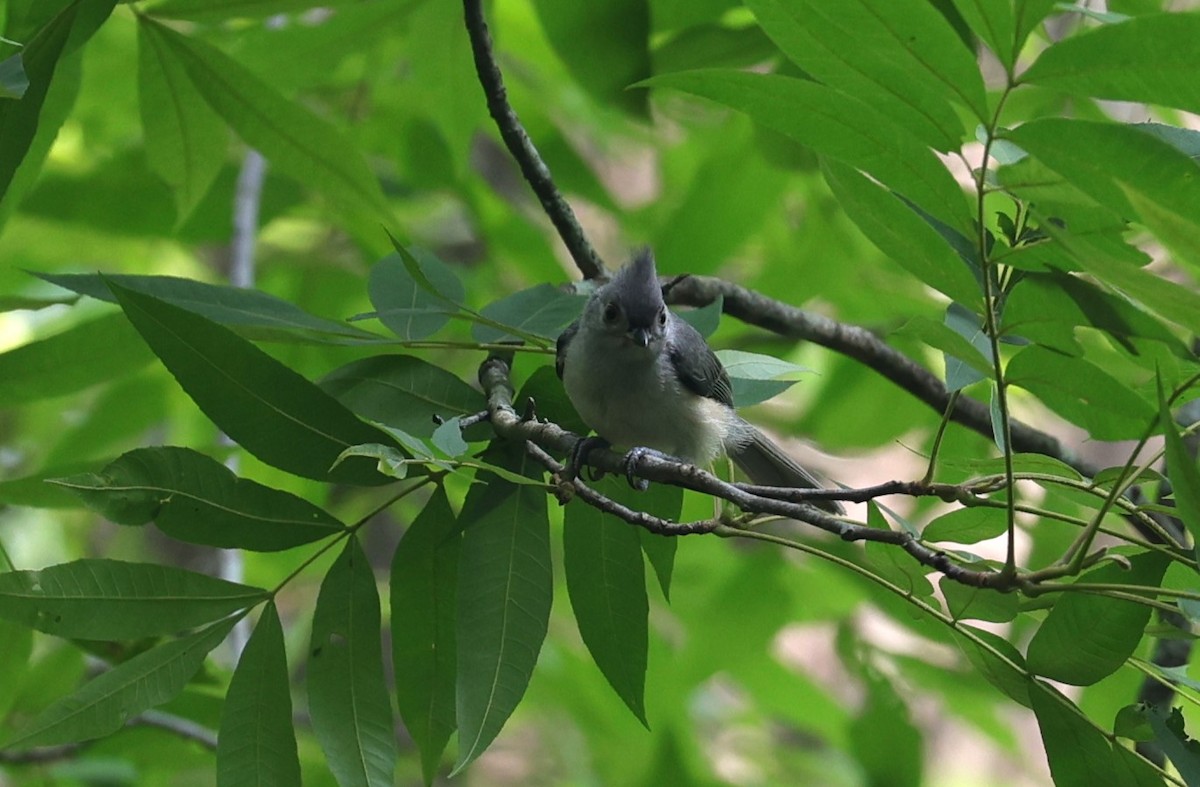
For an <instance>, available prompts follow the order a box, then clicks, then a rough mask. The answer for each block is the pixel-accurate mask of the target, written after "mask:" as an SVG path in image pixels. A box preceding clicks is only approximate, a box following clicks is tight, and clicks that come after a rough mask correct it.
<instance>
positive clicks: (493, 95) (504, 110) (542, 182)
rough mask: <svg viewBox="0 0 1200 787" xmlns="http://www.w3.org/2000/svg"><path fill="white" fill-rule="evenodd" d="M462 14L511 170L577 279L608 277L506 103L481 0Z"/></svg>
mask: <svg viewBox="0 0 1200 787" xmlns="http://www.w3.org/2000/svg"><path fill="white" fill-rule="evenodd" d="M463 11H464V13H465V17H466V26H467V34H468V35H469V36H470V39H471V52H472V54H473V55H474V57H475V72H476V74H478V76H479V84H480V85H481V86H482V87H483V93H484V96H485V97H486V98H487V106H488V112H489V113H491V116H492V119H493V120H494V121H496V128H497V129H499V130H500V137H501V139H503V140H504V144H505V146H506V147H507V148H508V152H509V153H511V154H512V157H513V159H515V160H516V162H517V166H519V167H520V168H521V174H522V175H523V176H524V177H525V181H526V182H527V183H528V184H529V187H530V188H532V189H533V193H534V194H535V195H537V198H538V201H539V202H541V203H542V210H544V211H545V212H546V215H547V216H549V217H550V221H551V222H553V224H554V229H555V230H557V231H558V236H559V237H560V238H562V241H563V244H564V245H566V247H567V251H568V252H570V254H571V259H573V260H575V265H576V267H578V268H579V271H580V272H581V273H582V274H583V277H584V278H585V279H597V278H604V277H606V276H607V275H608V272H607V271H606V269H605V267H604V261H603V260H601V259H600V255H599V254H597V253H596V250H595V249H594V248H593V247H592V244H591V243H590V242H589V241H588V239H587V236H586V235H584V233H583V228H582V227H580V226H579V221H578V219H576V218H575V211H573V210H571V206H570V205H569V204H568V203H567V201H566V200H565V199H564V198H563V196H562V194H561V193H559V191H558V187H557V186H555V185H554V179H553V178H552V177H551V175H550V168H549V167H547V166H546V162H545V161H543V160H542V157H541V154H539V153H538V151H537V148H536V147H535V146H534V144H533V141H532V140H531V139H530V138H529V134H528V133H527V132H526V131H525V127H524V126H523V125H521V120H520V118H518V117H517V113H516V112H515V111H514V110H513V108H512V106H511V105H510V104H509V103H508V91H507V90H506V89H505V87H504V78H503V77H502V76H501V75H500V68H499V66H497V65H496V57H495V53H494V52H493V51H492V37H491V34H490V33H489V32H488V27H487V23H486V22H485V21H484V19H483V2H482V0H463Z"/></svg>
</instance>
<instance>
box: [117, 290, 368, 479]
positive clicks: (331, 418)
mask: <svg viewBox="0 0 1200 787" xmlns="http://www.w3.org/2000/svg"><path fill="white" fill-rule="evenodd" d="M109 287H110V288H111V289H112V291H113V295H115V296H116V298H117V301H118V302H119V303H120V304H121V308H123V309H124V310H125V314H126V316H128V317H129V319H130V322H132V323H133V325H134V327H135V328H137V329H138V332H139V333H141V334H142V338H143V339H144V340H145V341H146V343H147V344H148V345H150V349H151V350H153V351H154V354H155V355H157V356H158V357H159V359H160V360H161V361H162V362H163V365H164V366H166V367H167V369H168V370H170V372H171V374H173V375H175V379H176V380H178V381H179V384H180V385H181V386H182V387H183V389H184V391H186V392H187V394H188V396H190V397H191V398H192V401H194V402H195V403H196V404H197V405H198V406H199V407H200V409H201V410H203V411H204V414H205V415H207V416H208V417H209V418H210V419H212V421H213V423H215V424H216V425H217V426H219V427H220V428H221V429H222V430H223V431H224V432H225V433H226V434H227V435H229V436H230V437H231V438H233V439H234V440H236V441H237V442H238V444H239V445H241V446H242V447H243V448H245V449H246V450H247V451H249V452H250V453H252V454H254V455H255V456H256V457H258V458H259V459H261V460H263V461H264V462H266V463H267V464H270V465H273V466H275V467H278V468H279V469H281V470H286V471H288V472H289V473H295V474H296V475H300V476H304V477H305V478H313V479H316V480H321V481H324V480H336V481H343V482H347V483H355V484H364V485H378V484H384V483H387V482H388V478H387V477H386V476H383V475H381V474H379V473H378V472H377V471H375V470H374V469H373V468H372V467H371V463H370V462H369V461H367V460H365V459H351V460H350V461H347V462H343V463H340V464H339V465H338V467H337V468H336V469H331V468H332V466H333V464H334V462H335V461H336V460H337V458H338V455H339V454H341V453H342V451H343V450H344V449H346V448H348V447H350V446H353V445H358V444H360V443H385V444H386V443H388V442H390V440H389V439H388V437H387V435H385V434H383V433H382V432H380V431H379V430H378V429H375V428H373V427H371V426H368V425H367V424H365V423H363V422H362V421H360V420H358V418H356V417H355V416H354V414H353V413H351V412H350V411H349V410H347V409H346V408H345V407H344V406H342V404H341V403H339V402H338V401H337V400H336V399H334V398H333V397H332V396H330V395H329V394H327V393H325V392H324V391H322V390H321V389H320V388H318V387H317V386H315V385H313V384H312V383H311V382H309V381H308V380H306V379H304V378H303V377H301V376H300V375H299V374H297V373H296V372H294V371H292V370H291V369H289V368H288V367H286V366H284V365H283V364H281V363H280V362H279V361H276V360H275V359H274V358H272V357H271V356H269V355H267V354H266V353H264V352H263V351H262V350H260V349H258V348H257V347H255V346H254V345H252V344H250V343H249V342H247V341H246V340H245V339H242V338H240V337H239V336H237V335H236V334H234V333H233V332H232V331H230V330H229V329H228V328H224V327H222V326H220V325H217V324H216V323H214V322H212V321H211V320H209V319H207V318H205V317H202V316H200V315H198V314H193V313H192V312H190V311H187V310H185V309H181V308H179V307H178V306H174V305H172V304H169V303H167V302H165V301H162V300H159V299H158V298H155V297H153V296H150V295H145V294H142V293H138V292H135V291H133V290H130V289H128V288H125V287H122V286H120V285H119V284H117V283H116V282H110V283H109Z"/></svg>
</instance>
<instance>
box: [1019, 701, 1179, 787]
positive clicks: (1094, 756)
mask: <svg viewBox="0 0 1200 787" xmlns="http://www.w3.org/2000/svg"><path fill="white" fill-rule="evenodd" d="M1035 686H1036V687H1037V688H1036V689H1034V690H1031V691H1030V692H1029V695H1030V699H1031V700H1032V701H1033V704H1032V707H1033V710H1034V713H1036V714H1037V720H1038V727H1040V728H1041V732H1042V743H1043V744H1044V745H1045V747H1046V759H1047V760H1048V761H1049V764H1050V774H1051V775H1052V776H1053V777H1054V784H1055V785H1056V786H1057V787H1093V786H1094V785H1097V784H1120V785H1129V787H1162V784H1163V780H1162V777H1161V776H1160V775H1159V774H1158V773H1157V772H1156V771H1155V770H1154V768H1152V767H1151V766H1150V765H1149V764H1148V763H1146V762H1145V761H1144V760H1141V759H1139V758H1138V757H1136V756H1135V755H1134V754H1133V752H1131V751H1129V750H1128V749H1126V748H1125V747H1123V746H1121V745H1120V744H1119V743H1115V742H1110V741H1109V740H1108V739H1107V738H1105V736H1104V733H1102V732H1101V731H1100V730H1098V729H1096V728H1095V727H1094V726H1092V725H1091V724H1090V723H1089V722H1088V720H1087V718H1086V717H1085V716H1083V714H1082V712H1081V711H1080V710H1079V709H1078V708H1076V707H1075V706H1074V705H1073V704H1071V702H1070V701H1069V700H1067V699H1066V698H1065V697H1063V696H1062V695H1061V694H1059V693H1058V692H1057V691H1055V690H1054V689H1051V688H1049V687H1047V686H1043V685H1041V684H1035Z"/></svg>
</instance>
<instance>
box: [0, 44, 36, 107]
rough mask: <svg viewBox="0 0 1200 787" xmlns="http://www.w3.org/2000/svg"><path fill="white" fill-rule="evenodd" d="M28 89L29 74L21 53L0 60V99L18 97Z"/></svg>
mask: <svg viewBox="0 0 1200 787" xmlns="http://www.w3.org/2000/svg"><path fill="white" fill-rule="evenodd" d="M28 89H29V75H28V74H26V73H25V65H24V63H22V62H21V55H20V54H16V55H10V56H9V57H6V58H4V59H3V60H0V99H6V98H7V99H19V98H21V97H22V96H24V95H25V91H26V90H28Z"/></svg>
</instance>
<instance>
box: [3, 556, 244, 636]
mask: <svg viewBox="0 0 1200 787" xmlns="http://www.w3.org/2000/svg"><path fill="white" fill-rule="evenodd" d="M265 597H266V591H265V590H261V589H260V588H253V587H248V586H246V585H239V584H236V583H234V582H226V581H225V580H223V579H216V578H215V577H209V576H206V575H204V574H197V573H195V572H192V571H185V570H184V569H181V568H172V567H170V566H160V565H155V564H152V563H126V562H123V561H120V560H102V559H93V558H85V559H82V560H75V561H72V562H70V563H62V564H59V565H57V566H50V567H48V568H43V569H41V570H40V571H9V572H6V573H0V617H4V618H7V619H8V620H12V621H16V622H17V623H22V624H24V625H26V626H29V627H31V628H35V629H37V630H38V631H44V632H46V633H47V634H54V635H55V636H58V637H65V638H74V639H95V640H110V641H116V640H131V639H138V638H140V637H153V636H158V635H164V634H176V633H178V632H180V631H186V630H187V629H191V628H195V627H196V626H200V625H203V624H205V623H211V622H213V621H214V620H219V619H221V618H223V617H225V616H226V615H229V614H231V613H233V612H236V611H238V610H241V609H246V608H248V607H250V606H252V605H254V604H256V603H257V602H259V601H261V600H262V599H263V598H265Z"/></svg>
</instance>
